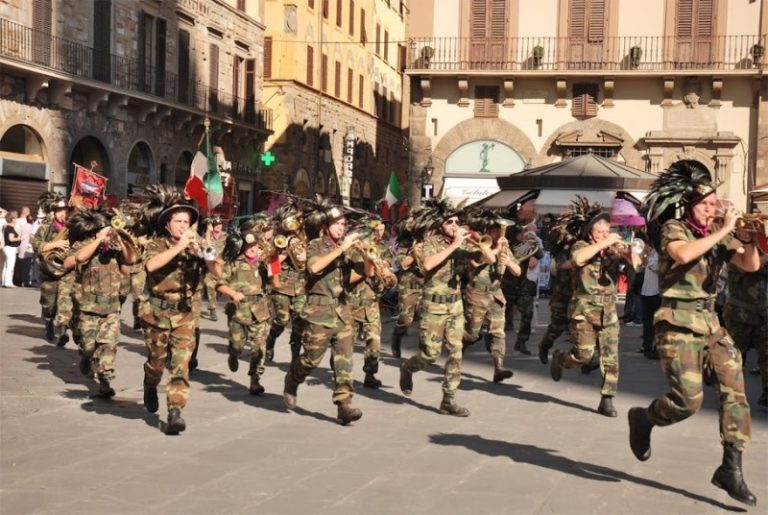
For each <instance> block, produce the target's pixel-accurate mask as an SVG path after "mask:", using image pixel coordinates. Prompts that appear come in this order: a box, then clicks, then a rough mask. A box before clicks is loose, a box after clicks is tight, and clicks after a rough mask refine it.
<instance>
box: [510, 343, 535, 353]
mask: <svg viewBox="0 0 768 515" xmlns="http://www.w3.org/2000/svg"><path fill="white" fill-rule="evenodd" d="M514 349H515V350H516V351H517V352H519V353H520V354H524V355H526V356H530V355H531V351H529V350H528V347H526V346H525V342H517V343H515V347H514Z"/></svg>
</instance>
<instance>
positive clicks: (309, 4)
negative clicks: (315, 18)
mask: <svg viewBox="0 0 768 515" xmlns="http://www.w3.org/2000/svg"><path fill="white" fill-rule="evenodd" d="M307 7H309V8H310V9H314V8H315V0H307Z"/></svg>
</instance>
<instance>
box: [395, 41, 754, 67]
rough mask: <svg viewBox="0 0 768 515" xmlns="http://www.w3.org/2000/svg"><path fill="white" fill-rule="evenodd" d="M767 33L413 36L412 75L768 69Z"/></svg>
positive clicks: (409, 63) (410, 47) (411, 51)
mask: <svg viewBox="0 0 768 515" xmlns="http://www.w3.org/2000/svg"><path fill="white" fill-rule="evenodd" d="M765 47H766V35H761V36H758V35H741V36H736V35H732V36H717V37H709V38H697V39H694V38H677V37H662V36H648V37H640V36H631V37H629V36H628V37H614V38H604V39H603V40H601V41H591V40H588V39H586V38H584V39H573V38H560V37H524V38H482V39H480V38H455V37H445V38H441V37H435V38H413V39H411V40H410V41H409V52H408V54H409V55H408V66H407V73H409V74H413V75H421V74H435V75H440V74H441V73H443V74H450V73H456V72H460V73H477V74H489V73H494V74H498V73H515V74H520V75H526V74H530V75H536V74H539V75H541V74H543V75H547V74H568V73H569V72H574V73H584V72H587V73H589V72H594V73H596V74H597V73H606V72H610V73H611V74H619V75H620V74H622V73H626V74H637V73H642V74H649V75H653V74H658V75H664V74H670V73H672V74H674V73H675V72H680V73H690V72H693V71H695V72H696V73H723V72H736V73H745V74H750V73H752V74H754V73H759V72H762V70H763V69H764V67H765V63H764V55H763V54H764V52H765Z"/></svg>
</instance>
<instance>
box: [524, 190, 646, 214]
mask: <svg viewBox="0 0 768 515" xmlns="http://www.w3.org/2000/svg"><path fill="white" fill-rule="evenodd" d="M626 193H629V194H630V195H632V196H633V197H635V198H636V199H637V200H642V199H643V197H645V195H646V193H647V192H640V191H627V192H626ZM576 195H581V196H582V197H586V198H587V199H589V200H590V202H599V203H600V204H601V205H602V206H604V207H605V208H606V209H610V208H611V204H612V203H613V199H615V198H616V192H615V191H612V190H542V191H541V193H540V194H539V197H538V198H537V199H536V213H537V214H545V213H555V214H557V213H562V212H563V211H565V210H566V209H567V208H568V207H570V205H571V202H572V201H573V200H576Z"/></svg>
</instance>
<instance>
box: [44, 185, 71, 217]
mask: <svg viewBox="0 0 768 515" xmlns="http://www.w3.org/2000/svg"><path fill="white" fill-rule="evenodd" d="M66 207H67V199H66V198H65V197H64V195H62V194H61V193H55V192H53V191H46V192H45V193H43V194H42V195H40V198H39V199H38V201H37V208H38V210H41V211H42V212H43V213H45V214H46V215H47V214H49V213H52V212H53V211H54V210H56V209H60V208H66Z"/></svg>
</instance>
